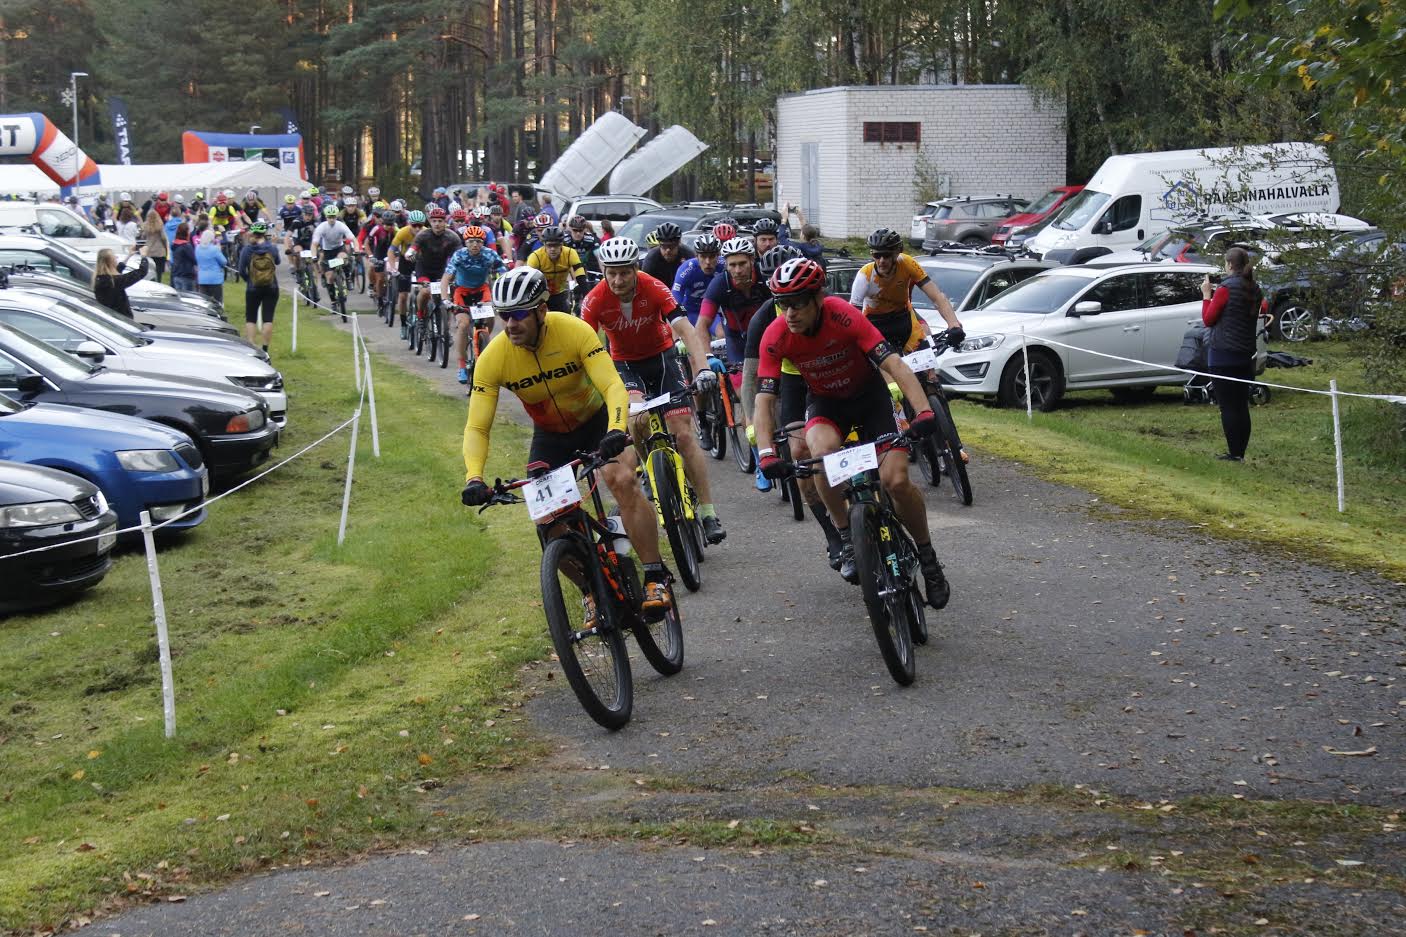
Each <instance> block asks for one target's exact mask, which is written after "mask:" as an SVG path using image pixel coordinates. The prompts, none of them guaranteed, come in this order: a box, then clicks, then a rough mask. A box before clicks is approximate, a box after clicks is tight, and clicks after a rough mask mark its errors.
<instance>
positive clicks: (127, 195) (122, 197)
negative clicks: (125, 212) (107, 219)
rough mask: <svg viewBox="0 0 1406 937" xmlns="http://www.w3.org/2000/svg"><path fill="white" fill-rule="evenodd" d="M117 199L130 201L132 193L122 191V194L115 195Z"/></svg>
mask: <svg viewBox="0 0 1406 937" xmlns="http://www.w3.org/2000/svg"><path fill="white" fill-rule="evenodd" d="M117 200H118V201H120V202H130V201H131V200H132V193H131V192H123V193H122V194H120V195H118V196H117Z"/></svg>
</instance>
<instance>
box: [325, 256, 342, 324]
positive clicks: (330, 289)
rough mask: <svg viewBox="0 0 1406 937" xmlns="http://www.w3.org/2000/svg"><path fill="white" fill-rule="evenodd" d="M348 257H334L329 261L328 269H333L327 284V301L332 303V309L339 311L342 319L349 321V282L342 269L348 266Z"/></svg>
mask: <svg viewBox="0 0 1406 937" xmlns="http://www.w3.org/2000/svg"><path fill="white" fill-rule="evenodd" d="M346 265H347V259H346V258H345V257H340V256H339V257H333V258H332V259H331V260H329V261H327V269H328V270H331V271H332V276H331V278H330V280H329V282H328V284H327V301H328V302H329V303H330V304H331V305H332V309H333V310H334V311H335V312H337V313H338V314H339V315H340V316H341V317H342V321H343V322H346V321H347V284H346V276H345V274H343V273H342V271H343V270H344V269H345V268H346Z"/></svg>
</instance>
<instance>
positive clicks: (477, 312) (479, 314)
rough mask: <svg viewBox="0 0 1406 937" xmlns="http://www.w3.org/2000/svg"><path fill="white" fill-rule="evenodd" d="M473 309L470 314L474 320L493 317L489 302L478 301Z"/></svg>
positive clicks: (480, 320)
mask: <svg viewBox="0 0 1406 937" xmlns="http://www.w3.org/2000/svg"><path fill="white" fill-rule="evenodd" d="M473 309H474V311H473V313H472V315H473V318H474V321H475V322H487V321H488V320H489V319H492V318H493V306H492V305H491V304H489V303H479V304H478V305H477V306H474V307H473Z"/></svg>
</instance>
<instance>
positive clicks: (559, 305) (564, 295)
mask: <svg viewBox="0 0 1406 937" xmlns="http://www.w3.org/2000/svg"><path fill="white" fill-rule="evenodd" d="M547 308H548V309H549V310H551V311H552V312H570V311H571V291H570V290H562V291H561V292H560V293H552V294H551V295H550V296H548V297H547Z"/></svg>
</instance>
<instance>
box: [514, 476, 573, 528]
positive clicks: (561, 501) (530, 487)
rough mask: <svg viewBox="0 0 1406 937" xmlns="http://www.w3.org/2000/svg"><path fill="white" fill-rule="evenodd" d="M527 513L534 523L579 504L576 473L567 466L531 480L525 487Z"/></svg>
mask: <svg viewBox="0 0 1406 937" xmlns="http://www.w3.org/2000/svg"><path fill="white" fill-rule="evenodd" d="M524 494H525V495H526V500H527V513H528V516H529V517H531V518H532V519H533V520H534V521H538V520H541V519H542V518H544V517H549V516H550V515H552V514H555V513H557V512H558V511H560V510H562V509H563V508H569V507H571V506H572V505H573V504H580V503H581V489H580V487H579V486H577V484H576V471H575V470H574V469H573V468H572V467H571V466H569V465H563V466H562V467H561V468H559V469H557V470H555V471H552V472H548V473H547V474H546V475H543V476H542V477H541V478H537V479H533V480H532V481H530V482H528V483H527V485H526V486H525V491H524Z"/></svg>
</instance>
